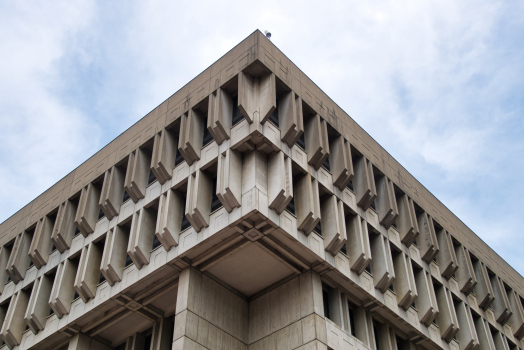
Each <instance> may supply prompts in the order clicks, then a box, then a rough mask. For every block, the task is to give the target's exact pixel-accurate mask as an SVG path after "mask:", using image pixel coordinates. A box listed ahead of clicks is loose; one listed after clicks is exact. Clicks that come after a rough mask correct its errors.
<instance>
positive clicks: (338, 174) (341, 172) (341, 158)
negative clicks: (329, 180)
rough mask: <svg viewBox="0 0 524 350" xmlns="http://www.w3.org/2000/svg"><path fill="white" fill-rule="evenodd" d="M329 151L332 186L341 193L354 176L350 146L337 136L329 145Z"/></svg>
mask: <svg viewBox="0 0 524 350" xmlns="http://www.w3.org/2000/svg"><path fill="white" fill-rule="evenodd" d="M329 149H330V152H331V154H330V157H331V158H330V163H329V164H330V168H331V173H332V175H333V184H334V185H335V186H337V187H338V188H339V189H340V190H341V191H343V190H344V189H345V188H346V186H347V185H348V184H349V182H350V181H351V180H352V179H353V176H354V175H355V172H354V170H353V159H352V157H351V146H350V144H349V142H348V141H347V140H346V139H344V137H342V136H338V137H336V138H334V139H333V141H332V142H331V143H330V144H329Z"/></svg>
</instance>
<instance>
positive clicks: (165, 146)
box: [151, 129, 178, 184]
mask: <svg viewBox="0 0 524 350" xmlns="http://www.w3.org/2000/svg"><path fill="white" fill-rule="evenodd" d="M177 144H178V140H177V139H176V137H175V135H173V134H172V133H171V131H169V130H167V129H163V130H162V131H161V132H160V133H157V134H155V139H154V144H153V154H152V156H151V171H152V172H153V174H154V175H155V177H156V178H157V180H158V181H159V182H160V183H161V184H164V183H165V182H166V181H167V180H170V179H171V177H172V176H173V168H174V167H175V159H176V151H177Z"/></svg>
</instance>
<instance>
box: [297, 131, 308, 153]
mask: <svg viewBox="0 0 524 350" xmlns="http://www.w3.org/2000/svg"><path fill="white" fill-rule="evenodd" d="M297 146H298V147H300V148H302V149H303V150H304V151H305V150H306V140H305V139H304V133H302V135H300V137H299V139H298V140H297Z"/></svg>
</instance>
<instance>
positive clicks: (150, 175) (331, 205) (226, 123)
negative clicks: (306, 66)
mask: <svg viewBox="0 0 524 350" xmlns="http://www.w3.org/2000/svg"><path fill="white" fill-rule="evenodd" d="M243 79H246V78H245V77H244V78H239V79H238V80H239V81H240V80H243ZM273 79H275V78H274V77H273ZM269 80H271V79H269ZM238 83H239V82H238ZM270 83H271V81H270ZM235 84H236V83H235ZM235 84H230V86H229V88H228V87H227V86H226V87H223V88H220V89H218V90H216V91H215V92H214V93H213V94H211V95H210V96H209V98H208V99H206V100H204V102H202V103H201V104H199V105H198V106H195V107H194V108H192V109H190V110H189V111H188V112H187V113H185V114H184V115H183V116H182V117H181V118H180V120H179V121H178V122H175V123H174V124H173V125H170V126H168V127H167V128H165V129H164V130H162V131H161V132H160V133H158V134H156V135H155V136H154V138H152V139H150V140H148V141H146V142H145V143H144V144H142V145H141V146H140V147H139V148H137V149H136V150H135V151H133V152H132V153H131V154H130V155H129V156H128V157H126V158H125V159H123V160H122V161H120V162H119V163H118V164H116V165H115V166H113V167H112V168H111V169H109V170H108V171H107V172H106V173H105V174H104V175H103V176H101V177H99V178H98V179H96V180H95V181H93V182H92V183H90V184H89V185H87V186H86V187H85V188H83V189H82V190H81V191H80V192H79V193H77V194H76V195H75V196H73V197H72V198H70V199H69V200H67V201H66V202H65V203H63V204H61V205H60V206H59V207H58V208H57V209H55V210H54V211H53V212H51V213H49V214H47V215H46V216H44V217H43V218H41V219H40V220H39V221H38V222H37V223H36V224H35V225H33V226H32V227H29V228H28V229H26V230H25V231H24V232H23V233H21V234H20V235H19V236H18V237H17V238H16V240H13V241H11V242H8V243H7V244H6V245H4V246H3V248H2V251H1V253H0V265H1V266H0V268H1V269H0V278H2V281H0V285H1V286H2V287H3V285H4V284H5V283H7V282H9V281H10V280H13V281H14V282H15V283H18V282H19V281H21V280H22V279H23V278H24V275H25V271H26V270H27V269H28V268H30V267H31V266H32V265H33V264H34V265H36V267H37V268H40V267H41V266H43V265H45V264H46V263H47V259H48V256H49V254H50V253H51V252H52V251H53V250H54V249H58V250H59V251H60V252H64V251H65V250H67V249H69V246H70V244H71V241H72V239H73V237H74V236H75V235H77V234H83V235H84V236H87V235H89V234H90V233H92V232H93V231H94V227H95V224H96V222H97V221H98V220H100V219H102V218H103V217H104V216H107V218H108V219H112V218H113V217H114V216H117V215H118V214H119V210H120V207H121V205H122V204H123V203H124V202H126V201H127V200H133V201H134V202H137V201H139V200H140V199H142V198H144V196H145V192H146V188H147V186H148V185H151V184H152V183H153V182H155V181H157V180H158V181H160V182H161V183H165V182H166V181H168V180H169V179H170V178H171V177H172V174H173V168H175V167H177V166H179V165H180V164H181V163H183V162H184V161H185V162H187V163H188V164H192V163H193V162H195V161H197V160H199V159H200V150H201V149H202V148H204V147H205V146H206V145H208V144H209V143H211V142H213V139H214V140H215V141H217V142H220V143H222V142H223V141H224V140H226V139H228V138H229V136H230V134H229V133H228V131H229V130H230V129H231V128H232V127H234V126H235V125H237V124H238V123H241V122H243V120H244V119H246V118H245V115H244V114H247V112H245V110H246V108H245V106H243V105H242V101H239V99H242V97H241V96H239V95H238V91H234V89H232V88H231V86H234V85H235ZM239 84H240V83H239ZM274 86H275V103H274V105H275V106H274V107H275V108H269V109H268V112H267V113H266V114H265V116H263V117H264V118H263V119H265V120H263V122H269V123H272V124H273V125H274V126H275V127H277V128H278V127H280V128H281V135H283V136H282V140H283V142H286V143H287V144H288V146H290V147H292V146H294V145H295V144H296V147H299V148H300V149H302V150H303V151H305V152H306V154H307V159H308V163H309V164H310V165H311V166H312V167H313V168H314V169H315V170H319V169H320V168H323V169H325V170H326V171H328V172H331V175H332V178H333V184H334V186H336V187H338V188H339V189H340V190H344V191H346V188H347V191H350V193H352V194H353V195H354V196H355V198H356V203H357V205H358V206H359V207H360V208H361V209H362V210H364V211H365V210H368V209H369V210H371V211H372V212H374V213H375V214H376V215H377V216H378V219H379V221H380V224H381V225H382V226H384V227H385V228H386V229H390V228H392V229H393V230H395V231H397V232H398V233H399V237H400V239H401V241H402V243H403V244H404V245H405V246H406V247H409V246H410V245H412V244H415V245H417V246H418V248H419V250H420V254H421V257H422V259H423V260H425V261H426V262H427V263H428V264H432V263H433V264H436V263H438V265H439V268H440V272H441V275H442V276H443V277H444V278H446V279H447V280H449V279H451V278H454V279H456V280H457V281H458V283H459V286H460V290H461V291H462V292H463V293H465V294H470V293H474V295H475V296H476V297H477V299H478V300H479V306H480V307H481V308H483V309H488V308H492V309H493V311H494V312H495V314H496V317H497V321H499V322H500V323H502V324H503V323H505V322H507V321H511V324H512V327H513V331H514V332H515V334H516V335H517V336H518V337H521V336H522V334H523V333H524V330H523V326H522V323H523V320H522V319H523V317H522V315H523V313H522V298H521V297H520V296H519V295H518V294H516V293H515V292H514V291H513V290H512V289H511V288H510V287H509V286H508V285H507V284H506V283H505V282H503V281H502V280H501V279H500V278H499V277H498V276H496V275H495V274H494V273H493V272H492V271H490V270H489V269H488V268H487V267H486V266H485V264H484V263H483V262H481V261H480V260H479V259H478V258H476V257H475V256H473V255H472V254H471V253H470V252H469V251H468V250H467V249H466V248H465V247H463V246H462V245H461V244H460V243H459V242H458V240H456V239H455V238H454V237H453V236H452V235H451V234H450V233H449V232H447V231H446V230H445V229H444V228H443V227H441V226H440V224H439V223H438V222H436V221H435V220H434V219H432V218H431V217H430V216H429V215H428V214H427V213H426V212H425V211H424V210H423V209H422V208H421V207H420V206H419V205H418V204H417V203H415V202H414V201H413V200H412V199H411V198H409V197H408V196H407V195H406V194H404V193H403V192H402V191H401V190H400V189H399V188H398V187H397V186H396V185H395V184H394V183H393V182H392V181H391V180H390V179H388V178H387V176H385V175H384V174H383V173H382V172H381V171H380V170H379V169H378V168H376V167H375V166H374V165H373V164H372V163H371V162H370V161H369V160H368V159H367V158H366V157H364V156H363V155H362V154H361V153H360V152H359V151H358V150H357V149H356V148H355V147H354V146H353V145H351V144H350V143H349V142H348V141H347V140H345V139H344V138H343V137H342V136H341V135H340V134H339V133H337V131H336V130H335V129H334V128H332V127H331V126H330V125H329V124H328V123H327V122H326V121H325V120H323V119H322V118H321V117H320V116H319V115H318V114H315V113H314V111H313V109H312V108H311V107H309V106H308V105H307V104H306V103H305V102H304V101H302V100H301V99H300V97H298V96H297V95H295V94H294V92H293V91H290V90H286V88H285V86H284V85H283V84H282V83H281V82H279V81H278V79H277V80H276V81H275V82H274ZM244 98H245V97H244ZM244 104H245V103H244ZM206 116H207V117H206ZM290 120H291V123H290ZM205 126H207V127H205ZM283 128H284V129H283ZM177 136H178V137H177ZM197 146H198V147H197ZM253 153H256V154H257V156H252V155H251V154H253ZM252 158H254V159H255V160H251V159H252ZM261 158H263V159H262V160H260V159H261ZM246 159H249V161H248V162H251V163H249V164H253V162H257V161H262V162H263V163H264V162H265V164H266V168H267V173H268V174H267V178H269V179H272V181H271V182H272V183H273V182H274V183H276V184H277V185H278V186H281V188H279V187H277V188H274V186H268V189H267V191H268V196H269V200H270V207H271V208H272V209H274V210H276V211H277V212H278V213H280V212H282V211H284V210H287V211H288V212H290V213H291V214H293V215H295V216H296V218H297V227H298V228H299V230H301V231H303V232H304V233H306V234H310V233H311V232H315V233H316V234H319V235H321V236H323V238H324V241H325V248H326V250H327V251H329V252H330V253H331V254H333V255H336V254H337V253H338V252H340V251H341V252H342V254H345V255H347V256H348V257H349V258H350V264H351V269H352V270H353V271H356V272H357V273H359V274H360V273H363V271H364V270H366V271H367V272H366V273H372V275H373V279H374V281H375V286H376V287H377V288H378V289H380V290H381V291H382V292H385V291H386V290H387V289H388V288H389V289H394V290H395V292H396V293H397V296H398V299H399V305H402V306H403V307H409V306H411V305H412V304H413V302H414V301H415V302H416V298H417V296H416V293H414V294H413V289H414V288H415V287H416V284H417V283H416V282H417V281H418V280H419V279H420V278H417V276H419V275H421V273H420V270H421V269H417V267H416V266H413V264H412V263H411V259H410V258H409V256H407V255H406V253H404V252H403V251H402V250H399V249H398V247H396V246H395V245H393V244H391V243H390V242H389V240H388V239H387V237H384V236H382V235H380V234H378V232H376V230H374V229H373V228H372V227H371V226H369V225H368V224H367V223H366V221H365V220H363V219H362V218H361V217H360V216H359V215H357V213H356V212H355V211H353V210H352V209H351V208H349V206H347V205H346V203H344V202H342V201H341V200H339V199H338V198H337V197H335V196H334V195H332V194H331V192H330V191H329V190H327V189H326V188H325V187H324V186H323V185H322V184H320V183H319V182H318V181H317V180H316V179H315V178H314V177H312V176H311V175H310V174H307V173H304V171H303V169H301V168H300V167H298V166H297V165H296V164H295V163H294V162H293V160H292V159H291V158H289V157H287V156H285V155H284V154H283V152H273V153H271V154H265V153H263V152H258V151H253V152H249V153H248V152H246V153H244V154H241V153H240V152H238V151H234V150H228V151H226V152H225V154H220V155H219V157H218V161H217V162H215V163H213V164H212V165H210V166H209V167H207V168H206V169H203V170H198V171H197V172H196V173H195V174H192V175H190V176H189V181H187V182H186V183H185V184H184V185H183V186H181V187H178V188H176V189H174V190H169V191H168V192H167V193H164V194H162V195H161V196H160V198H159V199H158V200H157V201H154V202H153V203H152V205H151V206H149V207H147V208H143V209H141V210H140V211H138V212H136V213H135V214H134V215H133V216H132V219H131V220H129V221H127V222H125V223H123V224H122V225H120V226H117V227H115V228H114V229H112V230H111V231H110V232H108V234H107V235H106V236H105V238H104V239H103V240H102V241H99V242H93V244H91V245H90V246H88V247H85V248H84V251H82V254H81V256H78V257H71V258H70V259H68V263H67V265H70V266H69V269H70V270H71V271H73V270H74V271H75V272H76V270H77V269H78V268H79V267H82V266H83V268H88V267H91V266H95V267H96V266H98V265H99V266H100V270H99V271H98V270H97V269H96V268H95V269H93V271H92V272H91V273H90V274H89V273H88V274H87V275H89V276H90V277H89V278H90V284H89V283H88V284H82V285H83V286H84V287H82V288H81V287H80V286H77V288H71V289H70V291H71V293H73V295H72V296H71V300H72V298H73V296H74V293H75V292H76V293H77V294H78V295H79V296H80V297H82V298H83V299H85V300H89V298H90V296H91V295H94V294H93V293H94V291H93V288H96V285H97V284H98V282H100V281H102V280H104V279H107V280H108V281H109V282H110V283H115V282H117V281H118V280H119V278H120V277H121V273H122V270H123V268H125V266H127V265H129V264H131V263H135V264H136V265H137V266H138V267H140V266H142V265H143V264H147V263H148V257H149V254H150V250H151V248H152V249H155V248H156V247H158V246H159V245H163V246H164V248H165V249H167V250H169V249H170V248H171V247H172V246H175V245H177V244H178V235H179V234H180V232H182V231H184V230H186V229H188V228H189V227H191V226H193V227H194V228H195V230H197V231H200V230H201V229H202V228H203V227H206V226H207V225H208V222H209V215H210V214H211V213H212V212H214V211H215V210H218V209H219V208H220V207H222V205H223V206H224V207H225V208H226V209H227V210H228V211H229V212H230V211H231V210H233V209H234V208H235V207H238V206H240V203H241V198H240V197H241V191H242V189H241V187H239V186H241V183H242V181H241V179H239V177H240V178H241V177H242V172H243V171H244V170H243V169H242V168H243V166H244V165H245V163H246ZM239 169H240V170H239ZM277 175H278V176H277ZM273 179H279V180H278V181H273ZM239 180H240V181H239ZM268 185H269V184H268ZM272 185H273V184H272ZM197 192H199V193H207V194H208V195H204V196H202V195H198V196H196V195H195V194H196V193H197ZM322 217H324V218H330V219H329V220H324V221H322V220H321V218H322ZM368 228H369V230H368ZM144 238H145V239H144ZM347 241H349V242H352V244H351V245H347V244H346V242H347ZM105 242H111V245H107V244H105ZM122 242H124V243H122ZM107 247H109V248H107ZM111 247H114V248H115V249H116V248H117V247H118V248H120V251H119V252H116V251H112V249H113V248H111ZM84 255H85V258H83V257H84ZM88 257H89V259H92V258H93V257H94V258H95V259H100V263H98V264H85V263H82V260H83V259H84V260H87V259H88ZM372 257H373V259H372ZM104 259H105V260H104ZM108 259H116V260H118V263H114V264H112V263H108V262H107V261H106V260H108ZM104 264H106V265H105V266H106V267H105V268H104ZM63 265H66V264H65V263H62V264H61V266H62V271H61V272H62V273H64V270H66V269H67V268H66V267H63ZM107 266H109V267H107ZM59 270H60V269H59ZM410 270H411V271H412V272H411V273H409V271H410ZM97 271H98V272H97ZM100 271H101V272H102V273H101V274H100ZM399 271H400V272H399ZM405 271H408V272H407V273H405ZM77 275H78V274H77ZM81 275H82V276H84V278H85V276H87V275H86V273H85V272H82V274H81ZM91 275H92V276H91ZM95 275H96V276H95ZM48 277H49V278H51V277H52V276H48ZM426 279H428V277H427V276H426ZM79 282H81V281H79ZM396 284H398V285H399V287H395V285H396ZM85 285H87V286H88V287H85ZM403 286H408V289H407V290H406V291H405V293H402V289H403V288H404V287H403ZM409 288H411V289H409ZM404 289H406V288H404ZM408 291H411V294H412V296H411V297H406V295H407V294H409V293H408ZM429 294H431V293H429ZM413 296H414V298H413ZM411 299H413V300H411ZM430 299H431V298H430ZM6 311H7V310H6ZM512 313H513V314H514V315H513V317H511V316H512Z"/></svg>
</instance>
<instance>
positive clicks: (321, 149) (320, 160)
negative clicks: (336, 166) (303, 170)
mask: <svg viewBox="0 0 524 350" xmlns="http://www.w3.org/2000/svg"><path fill="white" fill-rule="evenodd" d="M304 139H305V142H306V153H307V158H308V163H309V164H311V166H313V167H314V168H315V170H318V169H319V168H320V167H321V166H322V164H324V162H325V161H326V159H327V158H328V157H329V141H328V136H327V124H326V121H325V120H323V119H322V118H321V117H320V115H318V114H315V115H314V116H312V117H310V118H308V120H307V121H306V122H305V123H304Z"/></svg>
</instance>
